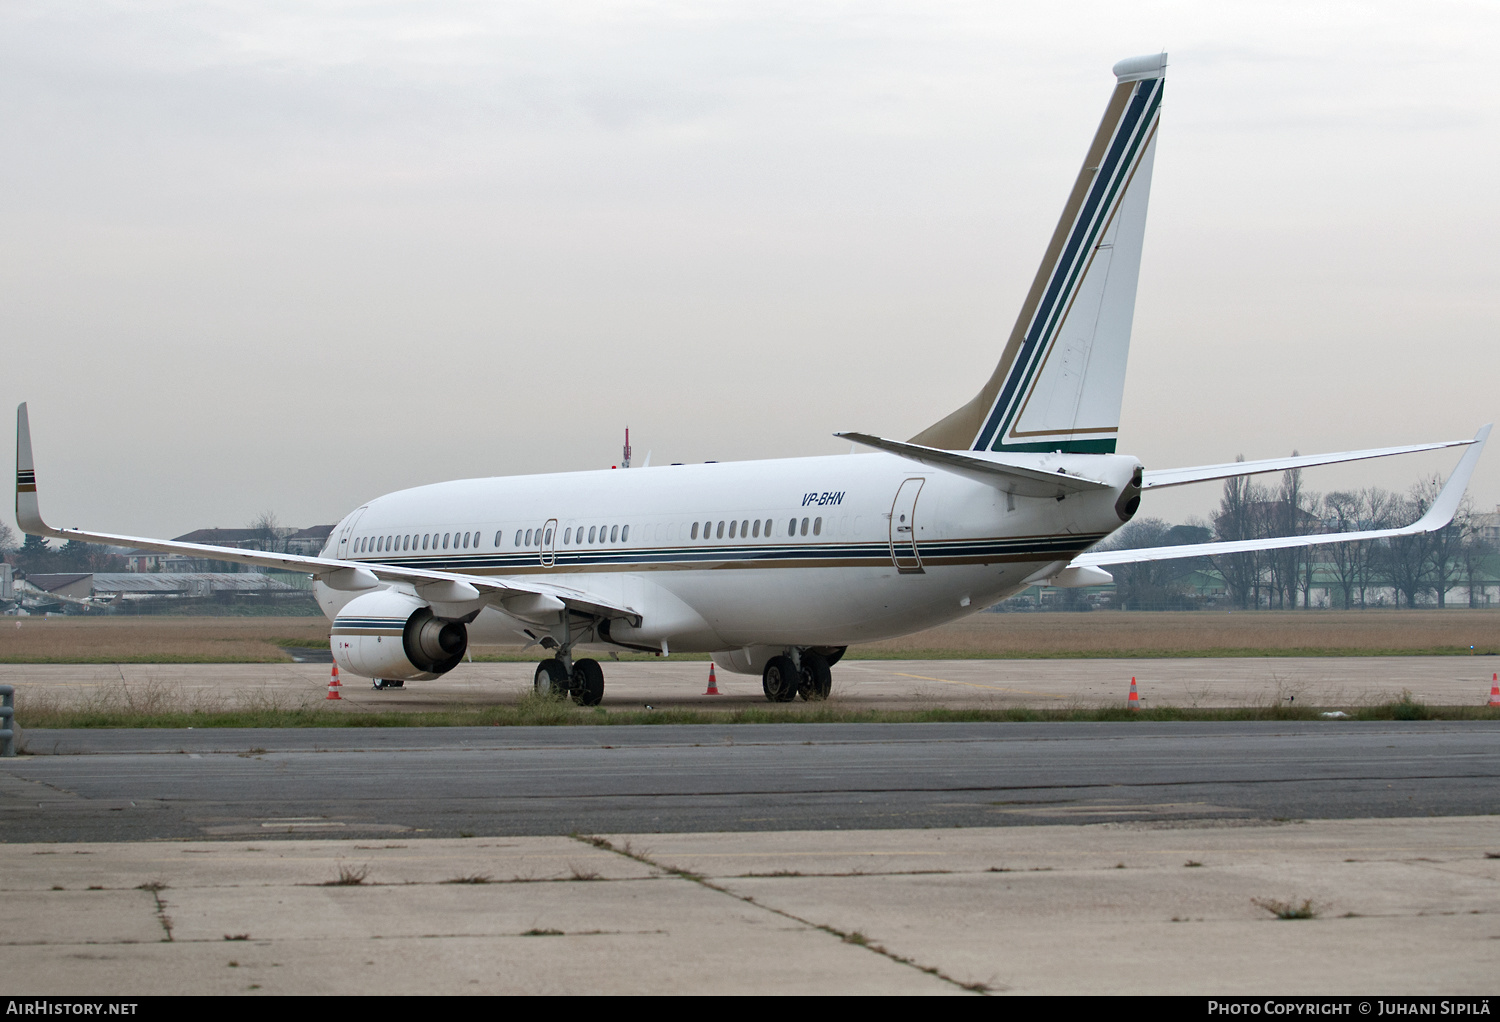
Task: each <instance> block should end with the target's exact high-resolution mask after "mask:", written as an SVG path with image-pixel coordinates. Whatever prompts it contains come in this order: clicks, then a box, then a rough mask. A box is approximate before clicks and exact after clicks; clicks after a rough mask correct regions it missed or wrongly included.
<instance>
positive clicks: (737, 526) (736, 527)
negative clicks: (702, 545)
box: [692, 518, 823, 539]
mask: <svg viewBox="0 0 1500 1022" xmlns="http://www.w3.org/2000/svg"><path fill="white" fill-rule="evenodd" d="M807 523H808V519H806V518H804V519H802V526H801V534H802V535H804V536H806V535H807ZM725 524H726V523H724V522H719V523H718V527H717V528H716V527H715V526H714V523H713V522H704V523H703V538H704V539H723V538H724V526H725ZM727 524H728V525H729V538H730V539H734V537H735V532H736V531H738V532H739V536H740V538H741V539H759V538H760V536H761V530H762V529H764V530H765V535H766V538H767V539H769V538H770V537H771V533H772V531H773V530H774V529H775V520H774V519H771V518H767V519H766V520H765V523H764V524H762V523H761V522H760V520H759V519H757V520H756V521H753V522H752V521H748V520H746V521H743V522H729V523H727ZM786 534H787V535H788V536H796V535H797V534H798V526H797V519H795V518H793V519H791V520H790V521H788V522H787V525H786ZM812 534H813V535H814V536H821V535H823V519H821V518H814V519H812ZM692 538H693V539H697V538H698V523H697V522H694V523H693V531H692Z"/></svg>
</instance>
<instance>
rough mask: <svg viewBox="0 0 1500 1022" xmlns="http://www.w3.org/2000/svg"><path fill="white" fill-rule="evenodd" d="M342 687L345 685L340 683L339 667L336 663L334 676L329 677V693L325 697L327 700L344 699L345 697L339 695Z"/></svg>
mask: <svg viewBox="0 0 1500 1022" xmlns="http://www.w3.org/2000/svg"><path fill="white" fill-rule="evenodd" d="M341 688H343V686H342V685H340V684H339V668H338V665H337V664H334V666H333V677H331V678H329V679H328V695H327V696H326V697H325V700H326V699H343V698H344V697H343V696H341V695H339V689H341Z"/></svg>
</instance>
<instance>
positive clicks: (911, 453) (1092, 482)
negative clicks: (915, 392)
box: [834, 433, 1113, 497]
mask: <svg viewBox="0 0 1500 1022" xmlns="http://www.w3.org/2000/svg"><path fill="white" fill-rule="evenodd" d="M834 436H836V437H842V438H843V439H845V440H852V441H854V442H855V443H857V444H863V445H864V446H866V447H873V448H875V449H876V450H877V451H886V452H887V453H890V454H899V455H900V456H901V457H903V458H910V459H911V460H912V461H915V462H918V463H920V464H923V465H930V466H931V467H933V468H938V469H943V470H944V471H947V472H953V473H956V474H957V475H961V476H967V477H968V478H970V479H976V480H978V481H979V482H981V483H987V484H988V485H990V486H996V487H999V488H1001V489H1003V490H1007V491H1009V492H1011V493H1015V494H1018V495H1019V496H1022V497H1062V496H1065V495H1067V494H1069V493H1081V492H1084V491H1086V490H1109V489H1113V487H1111V486H1110V485H1109V484H1108V483H1101V482H1100V481H1099V480H1097V479H1089V478H1087V477H1086V476H1079V475H1070V474H1068V473H1066V472H1064V471H1063V470H1062V469H1058V470H1057V471H1056V472H1043V471H1040V470H1039V469H1035V468H1030V467H1028V466H1025V465H1016V464H1011V463H1008V462H1007V461H1005V460H1004V459H1003V458H1001V457H997V456H995V455H993V454H988V453H987V454H986V455H985V456H984V457H975V456H974V455H972V454H969V453H967V452H964V451H940V450H938V449H937V448H936V447H923V446H922V445H921V444H910V443H904V442H903V441H900V440H887V439H885V438H884V437H878V436H871V435H870V434H868V433H835V434H834Z"/></svg>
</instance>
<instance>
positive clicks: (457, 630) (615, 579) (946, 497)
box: [16, 54, 1489, 705]
mask: <svg viewBox="0 0 1500 1022" xmlns="http://www.w3.org/2000/svg"><path fill="white" fill-rule="evenodd" d="M1166 66H1167V64H1166V54H1159V55H1152V56H1149V57H1136V58H1132V59H1129V60H1123V61H1121V62H1120V63H1118V64H1116V65H1115V67H1114V73H1115V76H1116V84H1115V87H1114V90H1113V92H1112V93H1111V94H1110V97H1109V103H1108V105H1107V107H1106V108H1105V112H1104V119H1103V122H1102V123H1101V124H1100V125H1099V130H1098V132H1097V133H1096V134H1095V135H1094V140H1093V143H1092V144H1091V145H1090V146H1089V149H1088V154H1087V156H1086V157H1085V158H1084V161H1083V168H1082V170H1080V171H1079V174H1078V178H1077V180H1076V181H1075V183H1074V185H1073V189H1072V192H1071V193H1070V194H1069V196H1068V200H1067V204H1066V205H1065V206H1064V208H1063V213H1062V217H1061V219H1060V220H1059V221H1058V224H1057V229H1056V231H1055V232H1054V233H1053V235H1052V240H1051V242H1050V244H1049V245H1048V246H1047V250H1046V254H1045V256H1044V257H1043V259H1042V264H1041V267H1040V269H1039V270H1038V271H1037V275H1036V279H1035V281H1034V282H1033V284H1032V286H1031V290H1030V292H1029V293H1028V294H1027V296H1026V300H1025V303H1024V304H1023V305H1022V307H1021V312H1020V315H1019V317H1018V318H1017V319H1016V325H1015V328H1014V329H1013V330H1012V332H1011V334H1010V337H1009V339H1008V340H1007V342H1006V344H1005V348H1004V350H1003V352H1002V354H1001V356H1000V362H999V365H998V366H997V367H996V368H995V371H994V373H993V374H992V375H991V376H990V378H989V380H988V382H986V383H985V385H984V386H983V387H982V388H981V389H980V391H979V393H978V394H977V395H976V396H975V398H974V399H973V400H972V401H970V402H969V403H968V404H966V405H964V406H963V407H962V408H960V409H958V410H957V411H955V412H953V413H952V414H950V415H948V416H946V417H944V418H943V419H941V420H940V421H938V422H937V423H935V424H934V425H932V426H931V427H929V428H928V429H925V430H923V431H922V432H921V433H919V434H917V435H916V436H915V437H913V438H912V439H911V440H910V441H907V442H900V441H895V440H887V439H882V438H881V437H878V436H872V435H868V434H864V433H841V434H839V435H840V436H843V437H847V438H848V439H850V440H853V441H854V442H856V443H859V444H863V445H866V446H868V447H872V448H875V449H876V450H877V451H878V452H880V453H878V454H875V455H871V456H866V457H849V456H838V457H815V458H792V459H784V460H777V461H751V462H740V463H725V464H717V463H709V464H702V465H673V466H661V467H655V468H638V469H631V470H629V471H609V470H605V471H598V472H571V473H563V474H553V475H532V476H515V477H504V478H493V479H465V480H460V481H457V482H448V483H438V484H434V485H430V486H420V487H417V488H415V489H409V490H402V491H399V492H397V493H392V494H388V495H386V496H384V497H379V498H377V499H375V500H371V501H370V502H368V503H366V504H363V505H361V506H360V507H358V508H355V509H354V510H353V511H352V512H350V513H349V514H348V515H347V516H345V518H344V519H343V521H341V522H339V524H338V525H337V526H336V527H335V529H334V531H333V533H332V535H331V536H330V537H329V540H328V545H327V546H326V547H325V549H324V550H323V551H322V553H321V555H320V556H317V557H304V556H294V555H291V554H278V553H269V552H261V551H252V550H239V549H231V548H225V547H215V546H206V545H200V544H196V543H176V542H167V541H163V540H155V539H146V538H141V537H137V536H117V535H111V534H108V533H99V532H87V531H83V530H78V529H54V528H52V527H50V526H48V525H47V524H46V523H45V522H43V520H42V517H41V513H40V511H39V509H38V504H37V492H36V476H35V473H34V466H33V461H32V448H31V435H30V427H29V425H28V422H27V415H26V406H25V405H24V404H23V405H21V407H20V409H19V410H18V416H17V437H16V516H17V520H18V522H19V524H20V526H21V528H22V529H23V530H24V531H25V532H27V533H30V534H32V535H39V536H50V537H55V538H59V539H76V540H82V541H85V542H91V543H106V544H114V545H123V546H131V547H136V548H142V549H146V550H155V551H161V552H165V553H181V554H188V555H192V556H208V557H212V558H214V559H216V560H221V561H234V562H239V563H242V564H248V565H258V566H262V567H268V568H282V569H291V570H294V571H305V572H307V573H309V574H311V575H312V576H313V578H314V579H315V580H316V582H315V588H316V594H317V598H318V602H319V603H320V604H321V606H322V607H323V609H324V612H325V613H326V614H327V615H328V616H329V617H330V618H331V619H332V621H333V627H332V640H331V641H332V646H333V654H334V657H335V658H336V660H337V662H338V664H339V666H340V667H341V668H343V669H344V670H345V671H348V672H350V673H352V674H358V675H363V676H365V677H369V678H374V679H378V680H379V679H385V680H390V681H405V680H414V679H430V678H436V677H438V676H439V675H441V674H444V673H445V672H447V671H451V670H452V669H453V668H454V667H456V666H457V665H458V663H459V661H460V660H461V659H462V657H463V655H464V652H465V650H466V649H467V648H468V644H469V643H470V642H486V643H505V642H526V643H530V644H537V645H540V646H541V647H543V648H544V649H545V650H547V653H548V655H547V656H546V658H545V659H543V660H542V661H541V663H540V664H539V665H538V666H537V669H536V683H537V687H538V688H539V689H542V690H549V691H553V692H557V693H561V692H564V691H565V692H567V693H569V694H570V695H571V696H572V697H573V699H574V700H576V701H577V702H580V703H582V704H584V705H593V704H597V703H598V702H599V701H600V699H601V698H602V697H603V694H604V675H603V671H602V670H601V668H600V665H599V663H598V661H597V660H595V659H592V658H590V657H587V656H583V655H580V654H583V653H586V652H594V653H596V654H597V653H598V652H599V651H610V650H622V649H628V650H647V651H652V652H659V653H661V654H667V653H669V652H670V651H673V650H677V651H684V652H687V651H692V652H707V653H711V654H712V655H713V658H714V660H715V662H716V663H718V665H719V666H720V667H723V668H724V669H726V670H729V671H736V672H740V673H751V674H759V675H761V677H762V681H763V684H764V688H765V694H766V696H767V698H769V699H772V700H777V701H785V700H790V699H794V698H796V697H797V696H798V695H799V694H800V695H801V696H802V697H803V698H820V697H822V696H825V695H827V694H828V691H829V685H830V672H829V668H830V667H831V665H833V664H834V663H835V662H836V661H837V660H838V659H839V657H840V656H842V655H843V652H844V650H845V648H846V647H847V646H848V645H849V644H851V643H858V642H869V641H871V640H875V639H884V638H889V637H892V636H898V635H903V634H906V633H910V632H914V631H917V630H919V629H923V628H928V627H930V626H932V625H936V624H940V623H942V622H945V621H950V620H953V619H954V618H958V617H961V616H963V615H966V614H969V613H972V612H973V611H976V610H979V609H980V608H983V607H987V606H989V605H991V604H993V603H995V602H996V601H998V600H1001V599H1004V598H1005V597H1007V596H1009V595H1011V594H1013V593H1016V592H1019V591H1020V590H1022V589H1024V588H1026V587H1027V586H1030V585H1032V584H1034V583H1037V582H1043V581H1047V582H1050V583H1051V584H1052V585H1057V586H1076V585H1090V584H1096V583H1102V582H1107V581H1109V580H1110V576H1109V574H1108V573H1107V572H1105V571H1104V570H1103V567H1104V566H1106V565H1110V564H1123V563H1127V562H1133V561H1144V560H1160V559H1168V558H1175V557H1188V556H1199V555H1204V554H1222V553H1233V552H1237V551H1247V550H1255V549H1273V548H1278V547H1290V546H1310V545H1315V544H1318V543H1328V542H1335V541H1349V540H1357V539H1376V538H1380V537H1385V536H1401V535H1408V534H1413V533H1417V532H1424V531H1431V530H1434V529H1438V528H1442V527H1443V526H1444V525H1446V524H1447V523H1448V522H1449V521H1450V520H1451V519H1452V516H1453V513H1454V511H1455V509H1456V508H1457V505H1458V502H1459V500H1460V499H1461V497H1462V496H1463V492H1464V489H1465V487H1466V486H1467V485H1468V480H1469V477H1470V475H1471V474H1472V473H1473V470H1474V465H1475V463H1476V462H1477V460H1478V458H1479V454H1480V451H1481V450H1482V448H1483V446H1484V442H1485V439H1486V437H1487V436H1488V434H1489V427H1488V426H1485V427H1484V428H1483V429H1481V430H1480V431H1479V433H1478V435H1476V436H1475V437H1474V439H1473V440H1458V441H1451V442H1447V443H1428V444H1416V445H1412V446H1408V447H1392V448H1384V449H1380V450H1367V451H1352V452H1344V453H1341V454H1327V455H1313V456H1305V457H1292V458H1277V459H1272V460H1269V461H1255V462H1238V463H1230V464H1223V465H1209V466H1202V467H1198V468H1183V469H1168V470H1160V471H1148V470H1146V469H1144V467H1143V466H1142V465H1141V463H1140V462H1139V461H1138V460H1137V459H1136V458H1133V457H1131V456H1129V455H1125V454H1117V453H1115V441H1116V436H1117V434H1118V432H1119V422H1120V404H1121V399H1122V396H1123V393H1124V384H1125V359H1126V354H1127V350H1128V348H1129V344H1130V329H1131V320H1132V318H1133V316H1134V311H1135V292H1136V279H1137V276H1138V273H1139V269H1140V259H1141V245H1142V240H1143V237H1144V234H1145V226H1146V204H1147V198H1148V196H1149V193H1150V188H1151V168H1152V162H1153V159H1154V157H1155V153H1156V133H1157V127H1158V125H1159V123H1160V120H1161V103H1162V90H1163V88H1164V84H1165V83H1164V77H1165V72H1166ZM1460 445H1471V446H1469V448H1468V450H1467V451H1465V452H1464V454H1463V456H1462V458H1461V459H1460V461H1459V464H1458V467H1457V469H1456V470H1455V471H1454V472H1453V474H1452V476H1451V477H1450V478H1449V480H1448V482H1447V485H1446V486H1445V487H1444V488H1443V490H1442V492H1441V494H1440V496H1439V497H1438V498H1437V500H1436V501H1435V502H1434V503H1433V505H1432V507H1431V508H1430V509H1429V510H1428V512H1427V513H1426V514H1425V515H1424V516H1423V517H1422V518H1421V520H1419V521H1418V522H1416V523H1414V524H1413V525H1410V526H1407V527H1405V528H1401V529H1382V530H1378V531H1367V532H1356V533H1344V534H1338V535H1332V536H1330V535H1319V536H1297V537H1289V538H1285V539H1263V540H1251V541H1245V542H1229V543H1207V544H1200V545H1194V546H1176V547H1167V548H1156V549H1147V550H1118V551H1105V552H1093V553H1091V552H1089V551H1090V550H1091V548H1093V547H1096V546H1097V545H1098V544H1099V543H1100V541H1102V540H1104V539H1105V538H1106V537H1108V536H1109V535H1110V534H1111V533H1112V532H1114V531H1115V530H1116V529H1118V528H1120V527H1121V526H1122V525H1123V524H1125V523H1126V522H1128V521H1130V519H1131V517H1132V516H1133V515H1134V514H1135V513H1136V510H1137V508H1138V507H1139V506H1140V502H1141V499H1142V496H1143V494H1146V493H1148V492H1150V491H1151V490H1154V489H1159V488H1162V487H1166V486H1180V485H1183V484H1186V483H1195V482H1202V481H1206V480H1215V479H1226V478H1229V477H1232V476H1242V475H1252V474H1255V473H1260V472H1275V471H1281V470H1284V469H1290V468H1299V467H1305V466H1311V465H1323V464H1331V463H1334V462H1342V461H1353V460H1357V459H1361V458H1375V457H1383V456H1386V455H1393V454H1403V453H1408V452H1414V451H1428V450H1433V449H1436V448H1441V447H1452V446H1460Z"/></svg>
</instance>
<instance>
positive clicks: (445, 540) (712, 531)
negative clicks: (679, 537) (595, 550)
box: [354, 518, 823, 554]
mask: <svg viewBox="0 0 1500 1022" xmlns="http://www.w3.org/2000/svg"><path fill="white" fill-rule="evenodd" d="M809 523H811V528H812V534H813V535H814V536H821V535H822V534H823V519H822V518H812V519H808V518H804V519H802V521H801V522H800V523H799V522H798V521H797V519H795V518H792V519H790V520H789V521H788V522H787V527H786V534H787V535H788V536H797V535H802V536H806V535H807V534H808V527H809ZM726 526H727V527H728V538H729V539H734V538H735V536H736V535H738V536H739V537H740V538H741V539H750V538H754V539H759V538H760V537H761V535H762V533H764V535H765V536H766V538H768V539H769V538H770V537H771V534H772V532H773V531H774V529H775V520H774V519H771V518H767V519H765V520H764V521H763V522H762V521H761V520H760V519H756V520H755V521H753V522H752V521H750V520H749V519H746V520H745V521H742V522H722V521H721V522H718V523H717V525H715V523H714V522H712V521H707V522H703V523H702V525H701V526H700V525H699V523H698V522H694V523H693V528H692V533H691V538H692V539H697V538H698V536H699V535H700V530H701V534H702V536H703V538H704V539H724V538H725V527H726ZM479 539H480V537H479V533H477V532H473V533H469V532H465V533H462V534H460V533H456V532H454V533H449V532H445V533H443V534H442V536H441V538H440V537H439V536H438V534H437V533H435V532H434V533H428V534H424V535H421V536H415V535H411V536H365V537H362V538H360V539H357V540H355V544H354V546H355V549H354V552H355V553H357V554H364V553H386V552H396V551H407V550H428V549H431V550H447V549H448V548H449V544H450V541H451V544H452V548H453V549H455V550H467V549H469V548H470V546H473V547H474V548H475V549H478V548H479ZM503 539H504V533H503V532H498V531H497V532H496V533H495V547H496V548H497V549H498V548H499V546H500V544H501V542H502V540H503ZM562 541H563V545H564V546H578V545H583V544H587V543H596V542H597V543H626V542H629V541H630V526H628V525H590V526H589V527H588V532H587V533H585V532H584V530H583V526H581V525H580V526H578V528H577V530H576V536H575V530H574V529H573V528H572V527H569V528H567V529H564V530H563V535H562ZM551 543H552V529H551V528H543V529H517V530H516V546H517V547H529V546H550V545H551Z"/></svg>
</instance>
